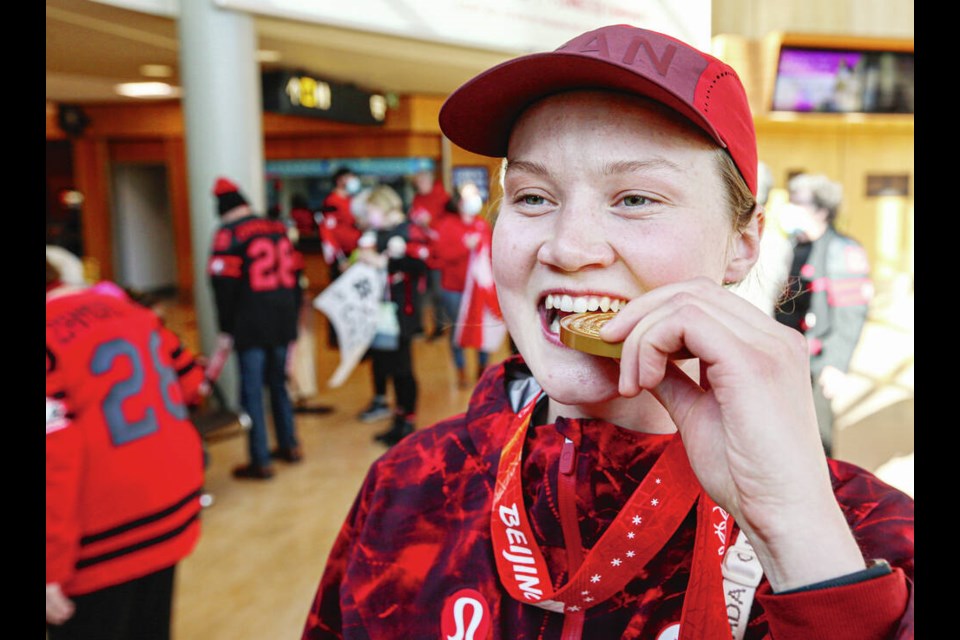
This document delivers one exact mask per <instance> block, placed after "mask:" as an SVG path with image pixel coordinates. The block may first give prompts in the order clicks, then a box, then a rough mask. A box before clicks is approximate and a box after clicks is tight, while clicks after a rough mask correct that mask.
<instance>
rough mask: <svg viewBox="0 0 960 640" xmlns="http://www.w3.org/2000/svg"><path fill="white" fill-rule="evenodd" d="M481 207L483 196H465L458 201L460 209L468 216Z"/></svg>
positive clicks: (477, 211) (474, 213) (478, 210)
mask: <svg viewBox="0 0 960 640" xmlns="http://www.w3.org/2000/svg"><path fill="white" fill-rule="evenodd" d="M481 209H483V198H481V197H480V196H467V197H466V198H464V199H463V200H462V201H461V202H460V210H461V211H462V212H463V213H465V214H466V215H468V216H475V215H477V214H478V213H480V210H481Z"/></svg>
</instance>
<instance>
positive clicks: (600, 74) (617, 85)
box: [439, 51, 727, 158]
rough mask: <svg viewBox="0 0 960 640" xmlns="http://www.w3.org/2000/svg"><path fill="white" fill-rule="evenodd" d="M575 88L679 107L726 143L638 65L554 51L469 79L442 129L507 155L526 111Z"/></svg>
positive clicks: (445, 113)
mask: <svg viewBox="0 0 960 640" xmlns="http://www.w3.org/2000/svg"><path fill="white" fill-rule="evenodd" d="M575 89H587V90H589V89H606V90H613V91H622V92H625V93H631V94H635V95H640V96H644V97H648V98H651V99H653V100H656V101H657V102H660V103H662V104H664V105H666V106H667V107H669V108H671V109H673V110H674V111H677V112H678V113H680V114H681V115H683V116H684V117H686V118H687V119H689V120H691V121H692V122H693V123H694V124H695V125H696V126H698V127H699V128H701V129H703V131H705V132H706V133H707V134H708V135H709V136H710V137H711V138H712V139H713V140H714V141H716V143H717V144H719V145H720V146H721V147H724V148H726V146H727V145H726V144H725V143H724V141H723V139H722V138H721V137H720V135H719V134H718V133H717V131H716V129H714V128H713V126H712V125H711V124H710V123H709V122H707V121H706V120H705V119H704V118H703V116H702V115H700V113H699V112H698V111H697V110H696V109H695V108H694V107H693V106H692V105H690V104H689V103H688V102H687V101H685V100H684V99H683V98H681V97H679V96H677V95H676V94H675V93H673V92H671V91H670V90H668V89H666V88H664V87H663V86H661V85H660V84H658V83H656V82H655V81H653V80H650V79H648V78H647V77H645V76H643V75H640V74H639V73H637V71H636V70H633V69H627V68H624V67H621V66H619V65H617V64H613V63H610V62H606V61H603V60H598V59H596V58H590V57H585V56H582V55H578V54H576V53H569V52H564V51H552V52H548V53H534V54H530V55H527V56H522V57H519V58H515V59H513V60H508V61H506V62H503V63H501V64H499V65H497V66H495V67H492V68H490V69H488V70H487V71H485V72H483V73H481V74H480V75H478V76H476V77H475V78H473V79H472V80H469V81H468V82H467V83H465V84H464V85H463V86H461V87H460V88H459V89H457V90H456V91H454V92H453V93H452V94H451V95H450V96H449V97H448V98H447V100H446V101H445V102H444V104H443V106H442V107H441V108H440V117H439V121H440V129H441V130H442V131H443V133H444V135H446V136H447V138H449V139H450V141H451V142H453V143H454V144H456V145H457V146H459V147H461V148H463V149H466V150H467V151H472V152H474V153H477V154H480V155H484V156H490V157H494V158H500V157H505V156H506V155H507V143H508V142H509V139H510V132H511V130H512V129H513V125H514V123H515V122H516V120H517V118H518V117H519V116H520V114H521V113H522V112H523V111H524V110H525V109H526V108H527V107H529V106H530V105H531V104H533V103H534V102H536V101H537V100H539V99H541V98H544V97H546V96H548V95H552V94H555V93H560V92H563V91H571V90H575Z"/></svg>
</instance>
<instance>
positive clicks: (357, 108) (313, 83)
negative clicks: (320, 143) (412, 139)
mask: <svg viewBox="0 0 960 640" xmlns="http://www.w3.org/2000/svg"><path fill="white" fill-rule="evenodd" d="M262 85H263V110H264V111H271V112H274V113H283V114H287V115H297V116H308V117H312V118H323V119H325V120H334V121H336V122H345V123H349V124H368V125H380V124H383V121H384V119H385V118H386V116H387V99H386V96H384V95H382V94H379V93H372V92H369V91H364V90H362V89H360V88H358V87H355V86H353V85H349V84H344V83H339V82H333V81H330V80H325V79H321V78H316V77H314V76H312V75H311V74H309V73H305V72H302V71H292V70H283V71H266V72H264V73H263V77H262Z"/></svg>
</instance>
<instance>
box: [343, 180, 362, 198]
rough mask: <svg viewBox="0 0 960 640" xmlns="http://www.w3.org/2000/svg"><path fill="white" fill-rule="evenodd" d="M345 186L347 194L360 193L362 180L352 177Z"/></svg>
mask: <svg viewBox="0 0 960 640" xmlns="http://www.w3.org/2000/svg"><path fill="white" fill-rule="evenodd" d="M345 186H346V188H347V193H350V194H354V193H359V191H360V178H358V177H356V176H350V177H349V178H347V184H346V185H345Z"/></svg>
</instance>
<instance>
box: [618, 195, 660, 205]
mask: <svg viewBox="0 0 960 640" xmlns="http://www.w3.org/2000/svg"><path fill="white" fill-rule="evenodd" d="M651 202H653V201H652V200H651V199H650V198H648V197H646V196H641V195H637V194H633V195H629V196H624V197H623V204H625V205H626V206H628V207H642V206H643V205H645V204H650V203H651Z"/></svg>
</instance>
